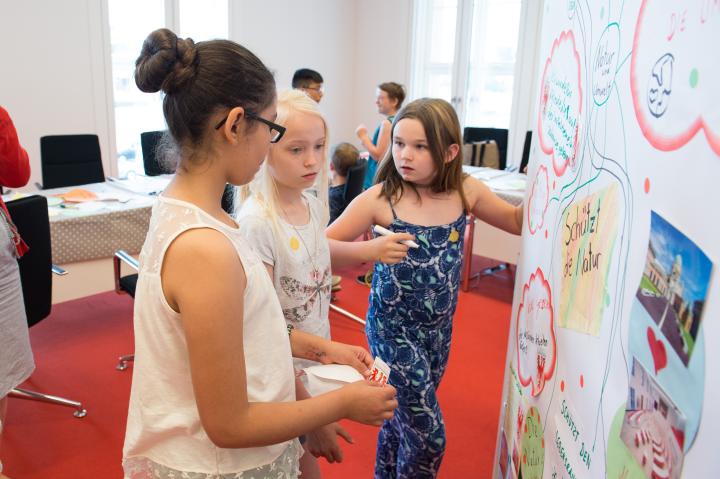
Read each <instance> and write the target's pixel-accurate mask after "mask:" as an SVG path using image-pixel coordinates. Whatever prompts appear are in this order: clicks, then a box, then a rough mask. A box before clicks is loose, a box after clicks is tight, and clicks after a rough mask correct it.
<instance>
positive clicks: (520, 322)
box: [515, 268, 556, 396]
mask: <svg viewBox="0 0 720 479" xmlns="http://www.w3.org/2000/svg"><path fill="white" fill-rule="evenodd" d="M553 323H554V315H553V305H552V294H551V291H550V283H548V281H547V280H546V279H545V275H544V274H543V272H542V270H541V269H540V268H537V270H536V271H535V272H534V273H533V274H531V275H530V279H529V280H528V282H527V283H525V285H524V286H523V293H522V299H521V300H520V305H519V306H518V312H517V324H516V328H515V331H516V333H517V337H516V345H515V346H516V349H517V353H518V379H519V381H520V384H522V385H523V386H525V387H527V386H531V392H530V393H531V395H532V396H537V395H539V394H540V393H541V392H542V390H543V388H544V387H545V382H546V381H547V380H548V379H550V378H551V377H552V375H553V373H554V372H555V361H556V354H555V353H556V341H555V326H554V324H553Z"/></svg>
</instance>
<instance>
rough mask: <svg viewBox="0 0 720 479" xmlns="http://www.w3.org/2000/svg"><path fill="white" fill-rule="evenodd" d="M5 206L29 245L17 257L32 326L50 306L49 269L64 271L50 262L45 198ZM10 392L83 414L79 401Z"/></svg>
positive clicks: (48, 226) (41, 394)
mask: <svg viewBox="0 0 720 479" xmlns="http://www.w3.org/2000/svg"><path fill="white" fill-rule="evenodd" d="M7 208H8V211H9V212H10V216H11V217H12V219H13V222H14V223H15V226H17V229H18V232H19V233H20V236H22V238H23V239H24V240H25V242H26V243H27V244H28V246H29V247H30V250H29V251H28V252H27V253H25V255H23V257H22V258H20V260H19V261H18V265H19V267H20V280H21V282H22V291H23V298H24V299H25V314H26V316H27V322H28V327H32V326H33V325H35V324H37V323H39V322H40V321H42V320H43V319H45V318H46V317H48V315H49V314H50V310H51V309H52V276H51V275H52V273H55V274H58V275H63V274H66V272H65V270H63V269H61V268H59V267H57V266H54V265H53V264H52V247H51V244H50V221H49V219H48V207H47V198H45V197H44V196H39V195H35V196H28V197H26V198H21V199H19V200H14V201H9V202H8V203H7ZM10 395H11V396H14V397H18V398H22V399H33V400H38V401H45V402H50V403H53V404H59V405H61V406H68V407H72V408H75V412H74V413H73V415H74V416H75V417H85V415H86V414H87V411H86V410H85V409H84V408H83V406H82V403H80V402H77V401H72V400H69V399H65V398H61V397H57V396H51V395H49V394H43V393H38V392H34V391H28V390H26V389H20V388H15V389H13V390H12V391H10Z"/></svg>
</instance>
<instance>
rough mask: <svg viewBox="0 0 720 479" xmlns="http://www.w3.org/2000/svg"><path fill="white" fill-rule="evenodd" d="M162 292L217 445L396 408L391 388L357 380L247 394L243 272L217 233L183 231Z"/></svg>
mask: <svg viewBox="0 0 720 479" xmlns="http://www.w3.org/2000/svg"><path fill="white" fill-rule="evenodd" d="M161 275H162V288H163V293H164V295H165V298H166V300H167V302H168V304H169V305H170V307H171V308H173V309H174V310H175V311H178V312H179V315H180V321H181V323H182V326H183V329H184V332H185V339H186V342H187V351H188V359H189V364H190V373H191V379H192V384H193V391H194V393H195V399H196V403H197V409H198V413H199V416H200V420H201V422H202V425H203V428H204V430H205V432H206V433H207V435H208V437H209V438H210V440H211V441H212V442H213V443H214V444H215V445H217V446H218V447H224V448H239V447H256V446H265V445H269V444H277V443H280V442H283V441H287V440H289V439H292V438H295V437H298V436H299V435H301V434H304V433H306V432H308V431H312V430H314V429H317V428H318V427H320V426H322V425H325V424H329V423H331V422H334V421H337V420H338V419H340V418H343V417H347V418H349V419H353V420H356V421H360V422H364V423H368V424H379V423H381V422H382V421H383V420H384V419H387V418H389V417H391V416H392V411H393V410H394V408H395V407H396V406H397V401H396V400H395V399H394V398H395V390H394V389H392V388H388V387H376V386H374V385H373V384H371V383H369V382H368V381H358V382H357V383H352V384H350V385H347V386H345V387H343V388H341V389H338V390H336V391H333V392H331V393H327V394H323V395H320V396H317V397H315V398H311V399H306V400H304V401H293V402H276V403H256V402H250V401H249V400H248V395H247V382H246V371H245V356H244V351H243V306H244V304H243V297H244V291H245V287H246V284H247V277H246V275H245V271H244V269H243V267H242V264H241V263H240V259H239V258H238V255H237V252H236V251H235V248H234V247H233V245H232V244H231V243H230V241H229V240H228V239H227V238H226V237H225V236H224V235H223V234H222V233H220V232H218V231H216V230H212V229H209V228H203V229H194V230H189V231H187V232H185V233H183V234H181V235H180V236H178V238H177V239H175V240H174V241H173V243H172V244H171V245H170V247H169V248H168V250H167V253H166V256H165V260H164V263H163V267H162V273H161Z"/></svg>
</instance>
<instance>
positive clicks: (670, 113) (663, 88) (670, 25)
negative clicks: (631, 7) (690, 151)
mask: <svg viewBox="0 0 720 479" xmlns="http://www.w3.org/2000/svg"><path fill="white" fill-rule="evenodd" d="M718 41H720V2H717V1H707V2H706V1H703V2H676V1H673V0H643V2H642V4H641V5H640V12H639V14H638V18H637V25H636V27H635V36H634V38H633V49H632V57H631V61H630V90H631V94H632V99H633V107H634V110H635V117H636V118H637V121H638V124H639V126H640V130H641V131H642V133H643V135H644V136H645V138H646V139H647V140H648V142H649V143H650V144H651V145H652V146H653V147H654V148H656V149H658V150H661V151H673V150H677V149H679V148H681V147H682V146H683V145H685V144H686V143H687V142H689V141H690V140H691V139H692V138H694V137H695V135H697V134H698V132H700V131H702V132H703V134H704V135H705V138H706V139H707V141H708V144H709V145H710V148H711V149H712V150H713V151H714V152H715V153H716V154H717V155H720V108H717V105H718V104H720V88H718V85H720V68H718V63H717V55H714V54H713V53H711V52H710V51H703V46H705V47H707V48H708V49H712V48H713V47H714V46H715V45H717V44H718Z"/></svg>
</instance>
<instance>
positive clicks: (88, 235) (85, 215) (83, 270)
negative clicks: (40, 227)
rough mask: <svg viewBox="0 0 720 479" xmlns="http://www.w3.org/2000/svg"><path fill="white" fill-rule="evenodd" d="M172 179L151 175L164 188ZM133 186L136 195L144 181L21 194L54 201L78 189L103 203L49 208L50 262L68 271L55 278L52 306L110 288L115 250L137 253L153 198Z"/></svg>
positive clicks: (9, 197)
mask: <svg viewBox="0 0 720 479" xmlns="http://www.w3.org/2000/svg"><path fill="white" fill-rule="evenodd" d="M170 178H171V176H169V175H168V176H165V177H155V178H153V182H155V183H159V184H160V185H167V183H168V182H169V181H170ZM133 185H136V186H137V188H134V189H135V190H136V191H141V192H142V191H146V190H145V189H144V187H145V186H146V185H145V184H144V183H143V181H136V182H133V181H132V180H130V181H129V182H104V183H93V184H89V185H81V186H75V187H66V188H55V189H48V190H42V191H30V190H25V191H24V192H23V193H22V194H23V195H27V194H40V195H43V196H46V197H48V199H50V200H51V201H53V202H54V201H56V200H55V195H57V194H62V193H66V192H68V191H70V190H73V189H76V188H82V189H84V190H88V191H92V192H93V193H95V194H96V195H98V197H99V198H101V199H103V201H91V202H85V203H78V204H72V203H62V204H55V205H53V206H48V214H49V217H50V235H51V242H52V261H53V263H54V264H57V265H60V266H62V267H63V268H64V269H66V270H68V272H69V273H70V274H69V275H68V276H65V277H54V278H53V303H57V302H61V301H66V300H69V299H75V298H78V297H83V296H88V295H90V294H95V293H99V292H102V291H108V290H112V289H113V287H114V282H113V270H112V256H113V254H114V253H115V251H116V250H118V249H124V250H126V251H127V252H129V253H131V254H136V253H138V252H139V251H140V249H141V248H142V245H143V242H144V241H145V236H146V234H147V231H148V226H149V223H150V213H151V209H152V204H153V203H154V201H155V196H154V195H149V194H144V193H136V192H133V191H132V190H133ZM163 187H164V186H163ZM14 198H16V194H8V195H5V196H3V199H4V200H5V201H9V200H12V199H14ZM113 198H114V199H113Z"/></svg>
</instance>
